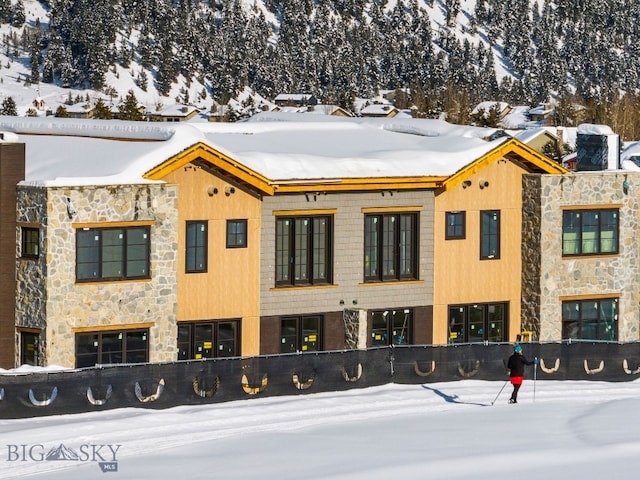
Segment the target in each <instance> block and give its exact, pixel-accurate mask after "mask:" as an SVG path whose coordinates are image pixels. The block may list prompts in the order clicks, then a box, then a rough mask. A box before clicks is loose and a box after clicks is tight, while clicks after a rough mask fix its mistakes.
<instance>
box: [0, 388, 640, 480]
mask: <svg viewBox="0 0 640 480" xmlns="http://www.w3.org/2000/svg"><path fill="white" fill-rule="evenodd" d="M572 383H573V384H576V383H580V384H582V385H581V386H580V396H581V398H580V402H579V404H578V407H579V408H577V409H576V411H577V412H582V414H583V415H584V412H585V411H586V412H589V415H605V416H606V415H608V413H609V411H615V409H616V408H619V405H618V404H619V402H624V401H628V399H633V398H636V399H637V398H638V397H640V383H638V382H624V383H606V382H552V381H538V382H537V384H536V392H535V393H536V402H537V403H539V405H540V408H545V407H546V408H548V404H554V403H557V402H566V401H568V400H569V399H572V398H575V393H574V392H573V391H572V389H571V388H570V386H569V385H570V384H572ZM585 383H588V384H589V388H585V386H586V385H584V384H585ZM502 385H503V383H502V382H486V381H474V380H464V381H460V382H449V383H436V384H425V385H385V386H381V387H371V388H365V389H354V390H349V391H346V392H326V393H317V394H306V395H299V396H287V397H265V398H252V399H250V400H240V401H233V402H226V403H218V404H215V403H214V404H210V405H202V406H181V407H174V408H171V409H167V410H151V409H149V410H148V409H134V408H127V409H119V410H108V411H103V412H95V413H82V414H77V415H62V416H53V417H37V418H28V419H18V420H1V421H0V442H2V443H4V444H9V443H11V444H18V445H22V444H25V445H34V444H42V445H47V446H48V447H49V448H50V446H51V445H60V444H64V445H65V446H70V447H73V446H77V445H79V444H120V445H122V446H123V447H122V448H121V450H120V451H119V452H118V460H125V459H127V458H135V457H142V456H144V455H146V454H151V453H157V452H158V451H161V450H170V449H173V448H176V447H184V446H189V445H194V444H198V443H202V442H210V441H213V442H216V441H219V440H222V439H226V438H231V437H240V436H243V435H249V434H251V435H255V434H257V433H268V432H292V431H297V430H303V429H308V428H315V427H323V426H329V425H335V424H344V423H349V422H356V423H361V422H365V421H367V420H370V419H376V420H379V419H381V418H385V419H388V418H391V417H394V416H402V417H403V418H404V417H407V416H421V417H424V416H433V417H434V418H433V421H434V422H437V421H440V420H437V419H440V418H446V416H447V415H451V414H458V413H463V412H467V413H471V414H473V411H475V410H477V409H479V408H480V409H482V408H485V407H489V408H504V409H506V412H508V413H509V415H512V414H517V409H518V408H519V407H520V406H521V405H519V406H516V407H513V406H507V405H506V402H507V399H508V398H509V394H510V391H511V386H510V385H507V386H506V388H505V389H504V390H503V392H502V393H501V395H500V398H499V399H498V400H497V401H496V404H495V406H493V407H491V402H492V401H493V400H494V399H495V396H496V395H497V392H498V391H499V390H500V388H501V387H502ZM533 386H534V384H533V382H532V381H525V384H524V386H523V388H522V390H521V394H520V396H519V401H520V404H523V403H524V404H526V406H527V407H533V405H529V404H532V403H533ZM557 387H562V388H557ZM470 392H472V393H473V395H470ZM605 392H606V393H605ZM603 397H608V398H612V399H615V402H613V403H611V405H609V404H608V403H604V404H603V403H602V399H603ZM590 398H593V401H592V402H591V401H590ZM592 403H593V405H592ZM288 405H291V408H286V407H287V406H288ZM634 405H635V404H634ZM501 406H502V407H501ZM283 407H285V408H283ZM636 407H637V405H636ZM612 409H613V410H612ZM468 416H469V417H471V418H473V417H478V415H475V414H474V415H468ZM480 416H482V415H481V413H480ZM581 418H582V417H578V418H573V419H570V418H565V419H558V420H559V423H560V424H562V423H563V422H564V427H563V428H559V431H558V434H559V439H562V437H563V436H569V437H571V436H573V437H578V438H579V439H581V440H582V441H584V442H585V445H587V446H593V445H594V444H597V443H598V440H599V437H598V436H597V432H593V431H591V430H590V429H589V427H588V424H587V423H586V422H584V421H583V420H582V419H581ZM123 420H124V421H125V425H126V430H124V431H123V430H122V425H123ZM61 423H63V424H64V425H65V430H64V431H65V433H66V434H65V435H64V436H63V437H62V438H61V436H60V428H59V426H60V424H61ZM168 425H170V428H168ZM471 427H472V425H471ZM615 432H616V430H614V431H613V432H612V433H611V434H608V433H607V432H605V440H606V441H607V442H609V443H612V442H616V441H619V438H617V437H616V434H615ZM2 447H3V448H4V445H2ZM5 451H6V450H5ZM487 453H489V452H487ZM501 455H503V453H490V454H488V455H483V456H482V457H481V458H476V459H474V462H471V463H472V464H473V465H474V466H475V467H474V468H479V465H482V466H483V468H484V467H486V468H487V469H490V465H492V464H493V463H494V462H500V456H501ZM566 460H567V459H566V458H564V457H563V458H562V459H558V460H557V461H558V463H559V464H564V463H566ZM550 461H553V459H551V460H550ZM485 464H486V465H485ZM429 466H430V469H432V468H433V470H432V471H433V472H434V473H435V472H442V474H443V475H445V473H446V472H447V471H450V469H451V460H450V459H449V460H446V461H445V460H442V461H440V460H438V459H437V458H432V459H430V463H429ZM5 467H6V468H3V469H2V471H0V479H14V478H16V477H18V476H19V477H25V476H30V475H37V474H42V473H43V472H49V473H53V472H59V471H63V470H64V469H68V468H74V467H77V465H76V464H75V463H74V462H61V463H56V462H5ZM462 471H464V469H462ZM18 472H19V473H18ZM397 473H398V472H396V473H395V476H396V477H397ZM345 478H349V477H348V476H347V477H345ZM353 478H356V477H353ZM451 478H454V477H451Z"/></svg>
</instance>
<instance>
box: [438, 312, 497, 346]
mask: <svg viewBox="0 0 640 480" xmlns="http://www.w3.org/2000/svg"><path fill="white" fill-rule="evenodd" d="M497 308H499V309H500V310H501V318H499V319H497V318H496V317H495V315H496V312H497ZM492 309H493V310H494V311H493V312H492V311H491V310H492ZM478 314H481V318H480V320H481V321H479V318H478ZM492 322H493V323H494V325H492ZM497 323H501V327H500V332H501V335H500V336H499V337H496V336H495V334H492V333H491V331H492V329H496V327H495V324H497ZM480 325H481V328H482V332H481V333H480V334H475V335H474V336H471V335H470V332H471V331H472V330H474V329H475V328H476V327H478V326H480ZM447 329H448V343H449V344H456V343H478V342H483V343H484V342H498V343H499V342H507V341H508V340H509V302H485V303H465V304H452V305H449V306H448V307H447ZM460 332H462V334H460Z"/></svg>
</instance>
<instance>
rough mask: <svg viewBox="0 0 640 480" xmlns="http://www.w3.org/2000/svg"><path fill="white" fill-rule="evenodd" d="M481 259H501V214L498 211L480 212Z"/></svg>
mask: <svg viewBox="0 0 640 480" xmlns="http://www.w3.org/2000/svg"><path fill="white" fill-rule="evenodd" d="M480 258H481V259H483V260H494V259H498V258H500V212H499V211H497V210H487V211H482V212H480Z"/></svg>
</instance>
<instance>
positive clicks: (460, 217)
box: [445, 212, 466, 240]
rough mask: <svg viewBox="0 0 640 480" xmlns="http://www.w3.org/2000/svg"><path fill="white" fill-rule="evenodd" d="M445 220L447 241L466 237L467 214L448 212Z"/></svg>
mask: <svg viewBox="0 0 640 480" xmlns="http://www.w3.org/2000/svg"><path fill="white" fill-rule="evenodd" d="M445 218H446V225H445V239H446V240H459V239H463V238H465V237H466V212H447V213H446V214H445Z"/></svg>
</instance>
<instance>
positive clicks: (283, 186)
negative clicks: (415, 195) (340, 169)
mask: <svg viewBox="0 0 640 480" xmlns="http://www.w3.org/2000/svg"><path fill="white" fill-rule="evenodd" d="M447 178H448V177H446V176H437V177H400V178H398V177H394V178H343V179H339V180H337V181H331V180H325V181H324V182H323V181H322V180H319V181H317V182H312V181H310V180H300V181H299V182H295V183H293V182H283V183H279V182H278V181H274V182H272V185H273V187H274V190H275V191H276V192H277V193H314V192H351V191H375V190H381V191H386V190H429V189H433V188H439V187H441V186H442V183H443V182H444V181H445V180H446V179H447Z"/></svg>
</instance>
